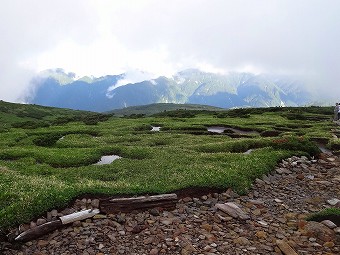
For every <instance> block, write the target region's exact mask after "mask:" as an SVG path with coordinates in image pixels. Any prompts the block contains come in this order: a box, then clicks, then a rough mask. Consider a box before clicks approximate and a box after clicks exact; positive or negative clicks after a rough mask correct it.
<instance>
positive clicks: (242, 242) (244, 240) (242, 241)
mask: <svg viewBox="0 0 340 255" xmlns="http://www.w3.org/2000/svg"><path fill="white" fill-rule="evenodd" d="M234 243H235V244H240V245H249V244H250V241H249V240H248V239H247V238H245V237H243V236H241V237H238V238H236V239H234Z"/></svg>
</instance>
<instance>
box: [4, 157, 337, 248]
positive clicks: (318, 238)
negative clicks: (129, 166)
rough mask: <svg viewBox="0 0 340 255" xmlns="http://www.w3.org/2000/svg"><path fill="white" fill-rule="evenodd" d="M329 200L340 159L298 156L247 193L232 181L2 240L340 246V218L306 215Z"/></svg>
mask: <svg viewBox="0 0 340 255" xmlns="http://www.w3.org/2000/svg"><path fill="white" fill-rule="evenodd" d="M98 202H99V201H98V200H97V199H92V200H91V199H82V200H77V201H76V203H75V204H74V206H73V208H68V209H66V210H64V211H63V212H58V211H56V210H53V211H52V212H49V213H48V214H47V215H46V218H44V219H43V218H42V219H39V220H38V221H36V222H32V223H31V226H29V225H26V226H25V225H24V226H21V228H20V231H23V230H25V229H27V228H29V227H34V225H36V224H42V223H44V222H45V221H46V220H51V219H53V218H54V217H56V216H60V215H61V213H64V214H67V213H71V212H74V211H76V210H80V209H81V208H82V209H84V208H85V207H91V206H92V207H96V206H98ZM326 207H340V159H338V157H336V156H334V155H323V157H322V158H321V159H318V160H308V159H307V158H297V157H293V158H290V159H288V160H285V161H283V162H282V163H281V164H280V165H279V166H278V167H277V168H276V169H275V171H274V172H273V173H272V174H271V175H268V176H264V177H263V178H262V179H257V180H256V182H255V183H254V185H253V187H252V189H251V190H250V192H249V193H248V194H247V195H246V196H238V195H237V194H235V193H234V192H233V191H232V190H230V189H229V190H227V191H225V192H223V193H212V194H208V195H203V196H199V197H184V198H182V199H180V201H179V202H178V203H177V207H176V209H175V210H172V211H162V210H161V209H151V210H148V211H144V212H131V213H125V214H123V213H121V214H109V215H102V214H98V215H96V216H95V217H94V218H92V219H87V220H85V221H82V222H80V221H78V222H74V223H73V224H71V225H69V226H65V227H64V228H61V229H59V230H56V231H54V232H52V233H50V234H48V235H45V236H43V237H41V238H39V239H37V240H34V241H29V242H27V243H25V244H23V245H20V246H19V245H13V244H9V243H2V244H1V245H2V253H3V254H5V255H11V254H35V255H42V254H83V255H92V254H96V255H102V254H112V255H113V254H129V255H134V254H139V255H141V254H146V255H157V254H181V255H187V254H206V255H214V254H340V226H339V225H336V224H335V223H336V222H335V221H334V220H333V222H331V221H329V220H328V221H327V220H326V221H324V222H322V223H319V222H313V221H312V222H308V221H306V216H307V215H309V214H310V213H314V212H317V211H320V210H321V209H324V208H326ZM337 224H339V222H337ZM0 253H1V250H0Z"/></svg>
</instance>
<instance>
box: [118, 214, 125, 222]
mask: <svg viewBox="0 0 340 255" xmlns="http://www.w3.org/2000/svg"><path fill="white" fill-rule="evenodd" d="M116 219H117V222H118V223H120V224H123V223H125V221H126V220H125V216H124V215H123V214H117V215H116Z"/></svg>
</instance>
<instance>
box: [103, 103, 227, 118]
mask: <svg viewBox="0 0 340 255" xmlns="http://www.w3.org/2000/svg"><path fill="white" fill-rule="evenodd" d="M174 110H206V111H221V110H223V109H222V108H219V107H214V106H209V105H197V104H172V103H159V104H149V105H141V106H130V107H126V108H123V109H116V110H113V111H110V112H108V113H113V114H114V115H115V116H129V115H133V114H134V115H140V114H141V115H152V114H156V113H160V112H165V111H174Z"/></svg>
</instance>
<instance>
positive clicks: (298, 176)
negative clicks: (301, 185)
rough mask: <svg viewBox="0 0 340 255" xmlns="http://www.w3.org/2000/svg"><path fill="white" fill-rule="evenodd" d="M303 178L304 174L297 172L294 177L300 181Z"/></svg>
mask: <svg viewBox="0 0 340 255" xmlns="http://www.w3.org/2000/svg"><path fill="white" fill-rule="evenodd" d="M304 178H305V176H304V175H303V174H298V175H297V176H296V179H299V180H300V181H302V180H303V179H304Z"/></svg>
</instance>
